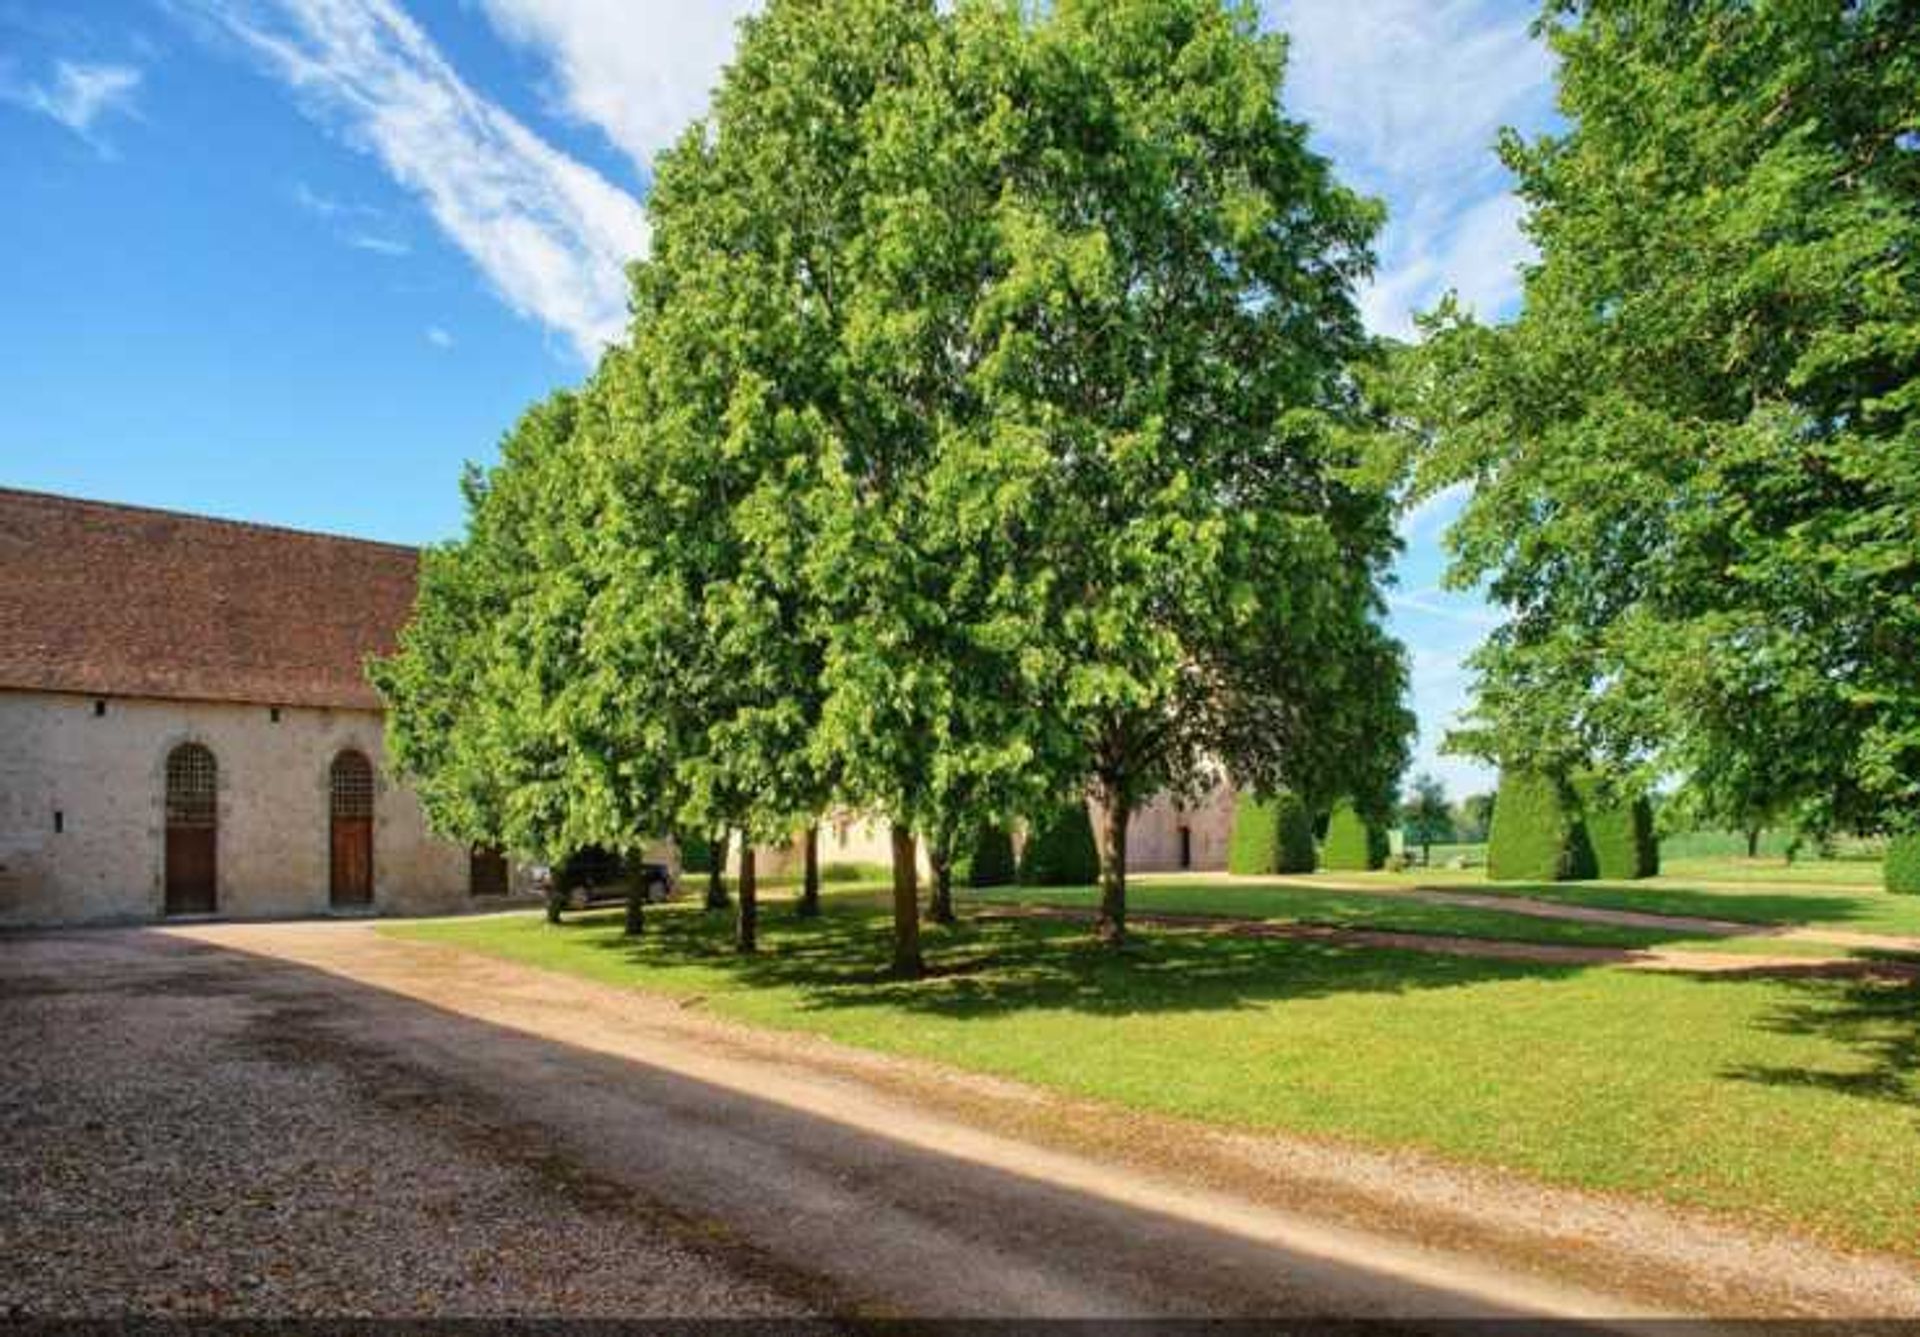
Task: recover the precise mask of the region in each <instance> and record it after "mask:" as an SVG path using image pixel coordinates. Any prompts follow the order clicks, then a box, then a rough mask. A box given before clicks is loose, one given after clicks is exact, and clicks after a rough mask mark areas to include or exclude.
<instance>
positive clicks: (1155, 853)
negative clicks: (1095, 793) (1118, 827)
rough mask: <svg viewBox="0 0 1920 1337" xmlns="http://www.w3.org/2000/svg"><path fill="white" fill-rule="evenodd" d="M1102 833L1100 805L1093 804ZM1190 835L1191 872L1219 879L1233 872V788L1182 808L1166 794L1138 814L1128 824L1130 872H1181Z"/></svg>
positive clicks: (1223, 786) (1092, 812) (1217, 788)
mask: <svg viewBox="0 0 1920 1337" xmlns="http://www.w3.org/2000/svg"><path fill="white" fill-rule="evenodd" d="M1089 809H1090V815H1091V816H1092V818H1093V821H1094V822H1095V823H1096V825H1095V828H1094V829H1095V830H1096V831H1097V830H1098V829H1099V827H1098V823H1099V821H1100V805H1099V804H1097V803H1096V804H1090V805H1089ZM1183 827H1184V828H1185V829H1186V831H1187V842H1188V853H1189V856H1190V857H1189V860H1188V862H1187V864H1186V867H1187V868H1188V869H1191V870H1192V871H1194V872H1213V873H1217V872H1220V871H1222V870H1224V869H1225V868H1226V866H1227V839H1228V837H1229V836H1230V835H1232V833H1233V786H1231V785H1229V784H1227V783H1225V782H1224V781H1223V782H1221V783H1220V784H1217V785H1215V786H1214V787H1213V788H1212V789H1210V790H1208V791H1207V792H1206V793H1205V794H1204V795H1202V796H1201V797H1200V798H1199V799H1197V800H1195V801H1194V802H1192V803H1190V804H1187V805H1185V806H1182V805H1181V804H1178V803H1176V802H1174V801H1173V799H1171V798H1169V797H1167V796H1166V795H1165V794H1162V795H1160V796H1159V797H1157V798H1155V799H1154V800H1153V801H1152V802H1150V803H1148V804H1147V805H1146V806H1145V807H1143V808H1141V809H1140V811H1138V812H1136V813H1134V815H1133V820H1132V821H1131V822H1129V823H1128V824H1127V871H1128V872H1130V873H1171V872H1176V871H1179V870H1180V868H1181V863H1180V831H1181V828H1183Z"/></svg>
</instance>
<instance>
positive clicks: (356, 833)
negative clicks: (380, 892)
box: [327, 751, 373, 907]
mask: <svg viewBox="0 0 1920 1337" xmlns="http://www.w3.org/2000/svg"><path fill="white" fill-rule="evenodd" d="M327 789H328V796H329V798H328V810H329V813H330V820H329V822H328V826H329V828H330V830H329V837H328V854H329V857H328V860H327V863H328V870H329V883H330V887H329V889H330V892H331V896H332V901H333V904H334V905H336V906H341V907H354V906H363V905H372V904H373V766H372V765H371V764H370V763H369V762H368V761H367V759H366V758H365V757H364V756H362V755H361V754H360V753H358V752H351V751H349V752H342V753H341V754H340V755H339V756H337V757H335V758H334V759H333V769H332V771H331V772H330V773H329V776H328V785H327Z"/></svg>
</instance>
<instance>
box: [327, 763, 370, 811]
mask: <svg viewBox="0 0 1920 1337" xmlns="http://www.w3.org/2000/svg"><path fill="white" fill-rule="evenodd" d="M332 792H333V815H334V816H335V817H371V816H373V767H372V766H371V765H370V764H369V763H368V761H367V759H366V758H365V757H363V756H361V755H360V754H359V753H358V752H342V753H341V754H340V755H339V756H337V757H335V758H334V759H333V774H332Z"/></svg>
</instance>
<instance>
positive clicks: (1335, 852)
mask: <svg viewBox="0 0 1920 1337" xmlns="http://www.w3.org/2000/svg"><path fill="white" fill-rule="evenodd" d="M1386 862H1387V833H1386V830H1385V829H1384V828H1382V827H1379V826H1375V825H1374V824H1373V823H1371V822H1369V821H1367V819H1366V818H1364V817H1362V816H1361V815H1360V811H1359V809H1357V808H1355V807H1354V806H1353V800H1352V799H1344V798H1343V799H1341V800H1340V801H1339V802H1338V803H1336V804H1334V805H1333V813H1332V814H1331V815H1330V816H1329V817H1328V818H1327V838H1326V840H1325V841H1324V842H1323V843H1322V844H1321V846H1320V864H1321V866H1322V867H1323V868H1330V869H1332V868H1337V869H1340V870H1341V871H1343V872H1366V871H1369V870H1371V869H1375V868H1381V867H1384V866H1385V865H1386Z"/></svg>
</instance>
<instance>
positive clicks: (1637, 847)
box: [1487, 771, 1660, 882]
mask: <svg viewBox="0 0 1920 1337" xmlns="http://www.w3.org/2000/svg"><path fill="white" fill-rule="evenodd" d="M1659 871H1660V843H1659V840H1658V838H1657V837H1656V836H1655V835H1654V831H1653V805H1652V804H1651V803H1650V802H1648V800H1647V798H1646V796H1645V795H1640V796H1638V797H1635V798H1631V799H1622V798H1620V797H1619V796H1617V795H1616V796H1615V797H1614V798H1612V799H1611V800H1609V799H1608V798H1606V797H1605V796H1604V793H1603V790H1602V787H1601V784H1600V779H1599V777H1598V776H1592V775H1583V776H1578V777H1576V778H1575V779H1574V780H1573V782H1572V783H1571V784H1568V783H1565V782H1563V781H1561V780H1558V779H1555V778H1554V777H1552V776H1548V775H1541V774H1538V773H1535V772H1529V771H1509V772H1507V773H1506V774H1504V775H1502V776H1501V777H1500V797H1499V800H1498V802H1496V803H1495V804H1494V805H1493V825H1492V827H1491V829H1489V830H1488V832H1487V876H1488V877H1490V878H1492V879H1493V880H1494V881H1496V882H1562V881H1584V880H1586V879H1589V878H1596V877H1598V878H1607V879H1609V880H1627V879H1631V878H1641V877H1652V876H1654V874H1656V873H1658V872H1659Z"/></svg>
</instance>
